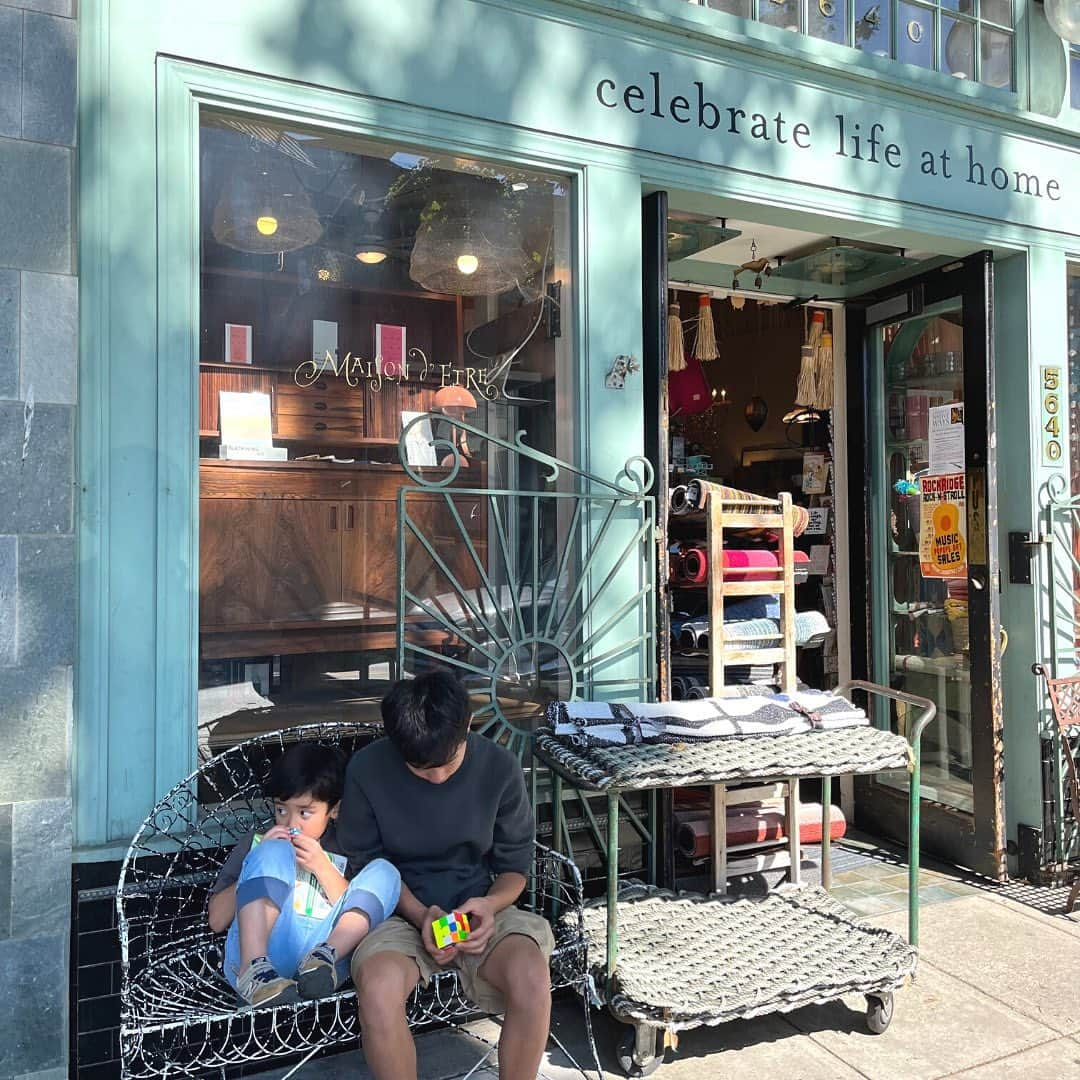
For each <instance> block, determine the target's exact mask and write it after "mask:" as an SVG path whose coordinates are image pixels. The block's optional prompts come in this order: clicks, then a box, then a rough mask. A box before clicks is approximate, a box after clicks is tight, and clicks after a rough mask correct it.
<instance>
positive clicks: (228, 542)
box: [199, 459, 486, 658]
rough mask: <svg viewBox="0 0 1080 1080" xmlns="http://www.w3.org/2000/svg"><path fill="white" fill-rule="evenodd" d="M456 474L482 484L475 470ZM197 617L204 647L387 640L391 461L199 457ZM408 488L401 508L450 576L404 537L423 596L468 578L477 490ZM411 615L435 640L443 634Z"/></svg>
mask: <svg viewBox="0 0 1080 1080" xmlns="http://www.w3.org/2000/svg"><path fill="white" fill-rule="evenodd" d="M470 472H471V473H472V475H471V476H469V477H463V478H462V481H461V482H462V483H463V484H464V483H468V484H469V485H470V486H480V484H481V482H482V476H481V470H480V469H479V468H476V469H474V470H470ZM199 482H200V498H199V508H200V542H199V559H200V569H199V589H200V609H199V629H200V638H201V653H202V656H203V657H204V658H220V657H230V656H232V657H238V656H253V655H268V654H278V653H295V652H331V651H338V650H341V651H351V650H364V649H385V648H391V647H393V645H394V641H395V630H396V622H397V604H398V587H397V580H398V579H397V568H398V525H397V496H398V489H399V488H400V487H401V485H402V484H403V483H406V482H407V477H406V475H405V473H404V470H402V469H401V468H399V467H392V466H363V465H354V466H347V465H333V464H330V463H327V462H310V463H308V462H287V463H280V464H267V463H262V462H231V461H218V460H215V459H204V460H203V462H202V464H201V468H200V472H199ZM450 490H451V495H450V498H451V499H452V501H453V504H454V506H455V507H456V508H457V511H458V516H459V517H460V518H461V521H462V524H463V525H464V527H465V529H466V532H467V534H468V536H469V538H470V540H471V542H472V547H473V550H474V551H475V552H476V557H475V558H474V556H473V555H472V554H471V553H470V551H469V545H468V544H465V543H464V542H463V540H462V537H461V531H460V529H459V528H458V526H457V522H456V521H455V520H454V516H453V514H452V513H451V512H450V511H449V510H448V508H447V505H446V497H445V496H443V495H441V494H437V495H433V494H429V493H426V492H425V493H423V494H418V495H415V496H410V500H409V512H410V516H411V517H412V518H413V520H414V521H415V522H416V523H417V528H418V529H419V531H420V532H421V533H422V535H424V536H425V538H427V540H428V543H429V544H430V545H431V546H432V548H433V549H434V550H435V551H437V552H438V554H439V558H440V559H441V560H442V561H443V563H444V564H445V566H446V570H447V571H449V573H450V574H451V575H453V577H454V578H455V579H456V585H455V584H454V583H452V582H451V581H450V579H449V577H448V575H447V573H446V572H445V571H444V570H442V569H441V568H440V567H438V565H437V564H436V563H435V562H434V561H433V560H432V559H431V558H430V556H429V555H428V554H427V553H426V551H425V549H424V548H423V546H422V545H419V544H418V542H417V541H416V540H415V537H410V539H409V546H408V549H407V550H408V552H409V566H410V579H409V588H410V589H411V590H412V591H414V592H415V593H416V594H417V595H419V596H422V597H425V598H429V597H430V598H438V599H435V600H433V601H432V604H431V606H432V608H434V609H442V608H443V607H444V606H445V605H446V604H448V603H449V604H451V606H456V602H455V601H448V600H447V597H448V596H449V595H450V594H451V593H453V592H454V591H455V589H456V588H457V587H463V588H477V587H478V586H480V585H481V584H482V575H481V573H480V570H479V567H478V565H477V563H478V561H479V563H480V565H483V563H484V560H485V559H486V528H485V519H484V514H483V509H484V508H483V506H482V501H481V500H480V499H479V497H477V496H459V495H454V494H453V493H452V492H453V489H450ZM410 617H412V618H414V620H415V621H416V622H417V624H418V625H419V626H420V627H421V629H422V631H423V632H424V633H427V634H428V635H429V637H430V643H431V644H433V645H437V644H441V643H445V642H446V641H447V640H449V638H450V637H451V635H450V634H449V633H448V632H444V631H442V630H439V629H438V628H434V627H432V626H431V625H430V622H431V620H430V619H425V618H423V617H422V615H418V614H417V613H416V612H415V611H414V612H413V613H412V615H411V616H410Z"/></svg>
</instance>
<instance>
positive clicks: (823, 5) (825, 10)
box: [817, 0, 836, 19]
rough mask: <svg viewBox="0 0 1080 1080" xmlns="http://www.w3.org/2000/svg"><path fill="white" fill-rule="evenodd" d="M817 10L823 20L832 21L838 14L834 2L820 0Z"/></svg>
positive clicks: (831, 0)
mask: <svg viewBox="0 0 1080 1080" xmlns="http://www.w3.org/2000/svg"><path fill="white" fill-rule="evenodd" d="M817 9H818V11H820V12H821V17H822V18H823V19H831V18H832V17H833V16H834V15H835V14H836V4H834V3H833V0H818V4H817Z"/></svg>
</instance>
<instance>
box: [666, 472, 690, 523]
mask: <svg viewBox="0 0 1080 1080" xmlns="http://www.w3.org/2000/svg"><path fill="white" fill-rule="evenodd" d="M695 483H696V481H695ZM669 505H670V507H671V512H672V513H673V514H675V515H676V516H679V517H681V516H682V515H683V514H689V513H690V512H691V511H692V510H694V507H693V506H692V505H691V504H690V503H689V502H688V501H687V498H686V484H679V485H678V486H677V487H673V488H672V489H671V493H670V495H669Z"/></svg>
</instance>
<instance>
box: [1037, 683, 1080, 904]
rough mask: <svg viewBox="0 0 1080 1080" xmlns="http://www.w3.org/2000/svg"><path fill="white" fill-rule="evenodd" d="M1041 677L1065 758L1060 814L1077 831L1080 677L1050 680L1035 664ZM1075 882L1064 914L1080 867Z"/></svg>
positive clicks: (1072, 899)
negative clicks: (1069, 818) (1076, 741)
mask: <svg viewBox="0 0 1080 1080" xmlns="http://www.w3.org/2000/svg"><path fill="white" fill-rule="evenodd" d="M1031 670H1032V671H1033V672H1034V673H1035V674H1036V675H1041V676H1042V678H1043V680H1044V681H1045V682H1046V692H1047V693H1048V694H1049V695H1050V704H1051V706H1052V707H1053V710H1054V719H1055V720H1056V721H1057V725H1058V732H1059V735H1060V738H1061V756H1062V757H1063V758H1064V759H1065V793H1064V794H1065V801H1064V803H1063V805H1062V813H1063V815H1068V814H1070V813H1071V816H1072V819H1073V821H1074V822H1075V823H1076V827H1077V830H1080V774H1078V772H1077V765H1076V757H1077V752H1074V750H1073V749H1072V746H1071V745H1070V743H1069V729H1070V728H1075V729H1076V730H1075V731H1074V732H1073V737H1076V736H1077V735H1080V675H1070V676H1067V677H1065V678H1061V679H1054V678H1051V677H1050V672H1049V671H1048V670H1047V668H1046V667H1044V666H1043V665H1042V664H1035V665H1034V666H1033V667H1032V669H1031ZM1076 874H1077V876H1076V880H1075V881H1074V882H1073V886H1072V889H1071V890H1070V891H1069V898H1068V900H1066V902H1065V911H1066V913H1068V912H1070V911H1072V909H1073V908H1074V907H1075V906H1076V901H1077V899H1078V898H1080V868H1078V869H1077V871H1076Z"/></svg>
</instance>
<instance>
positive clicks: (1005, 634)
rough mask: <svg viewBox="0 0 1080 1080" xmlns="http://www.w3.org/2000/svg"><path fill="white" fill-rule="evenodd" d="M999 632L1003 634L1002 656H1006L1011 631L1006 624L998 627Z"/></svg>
mask: <svg viewBox="0 0 1080 1080" xmlns="http://www.w3.org/2000/svg"><path fill="white" fill-rule="evenodd" d="M998 632H999V633H1000V634H1001V653H1000V655H1001V656H1004V655H1005V653H1006V652H1007V651H1008V648H1009V631H1008V630H1006V629H1005V627H1004V626H999V627H998Z"/></svg>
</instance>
